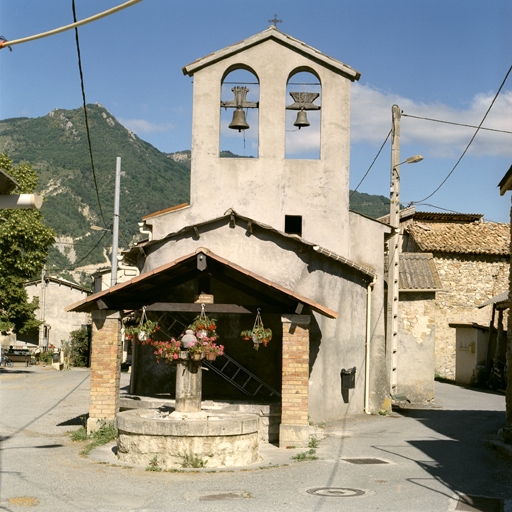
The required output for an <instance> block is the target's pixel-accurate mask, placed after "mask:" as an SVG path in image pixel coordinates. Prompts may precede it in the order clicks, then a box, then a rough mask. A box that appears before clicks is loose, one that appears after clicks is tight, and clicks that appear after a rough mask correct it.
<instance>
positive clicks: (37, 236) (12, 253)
mask: <svg viewBox="0 0 512 512" xmlns="http://www.w3.org/2000/svg"><path fill="white" fill-rule="evenodd" d="M0 168H1V169H2V170H3V171H4V172H6V173H7V174H8V175H9V176H11V177H12V178H14V179H15V180H16V181H17V182H18V184H19V187H17V188H16V189H15V190H14V191H13V192H12V193H13V194H31V193H33V192H34V190H35V189H36V187H37V180H38V178H37V173H36V172H35V171H34V170H33V169H32V167H30V166H29V165H26V164H22V165H20V166H19V167H17V168H16V167H14V166H13V165H12V160H11V159H10V158H9V157H8V156H7V155H6V154H5V153H1V154H0ZM1 217H2V219H1V220H0V254H1V258H0V282H1V283H2V286H1V287H0V332H2V333H3V334H6V333H7V331H9V330H10V329H13V331H14V332H19V333H22V334H23V333H28V332H30V331H31V330H33V329H36V328H37V327H38V326H39V324H40V322H39V321H37V320H36V318H35V316H34V310H35V309H36V308H37V306H38V301H37V299H33V300H32V302H30V303H29V302H28V296H27V292H26V291H25V288H24V287H23V285H24V283H25V282H26V281H27V280H29V279H32V278H35V277H39V273H40V272H41V269H42V268H43V265H44V264H45V262H46V258H47V256H48V252H49V247H50V246H51V245H52V244H53V242H54V240H55V238H54V237H55V232H54V231H53V230H52V229H50V228H48V227H46V226H45V224H44V223H43V217H42V215H41V212H39V211H38V210H25V209H18V210H2V215H1Z"/></svg>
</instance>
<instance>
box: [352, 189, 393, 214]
mask: <svg viewBox="0 0 512 512" xmlns="http://www.w3.org/2000/svg"><path fill="white" fill-rule="evenodd" d="M350 193H351V194H352V195H351V197H350V209H351V210H354V211H355V212H359V213H362V214H363V215H367V216H368V217H372V218H373V219H378V218H379V217H383V216H384V215H388V214H389V197H385V196H375V195H371V194H365V193H361V192H354V193H352V191H351V192H350Z"/></svg>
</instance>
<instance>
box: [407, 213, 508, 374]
mask: <svg viewBox="0 0 512 512" xmlns="http://www.w3.org/2000/svg"><path fill="white" fill-rule="evenodd" d="M401 223H402V226H404V229H403V244H402V251H403V253H402V257H403V256H404V255H405V253H414V254H418V253H427V254H431V255H432V259H433V263H434V264H435V268H436V269H437V274H438V276H439V281H440V288H437V290H436V293H435V299H434V298H433V303H434V304H433V307H431V306H429V307H428V313H427V314H426V317H425V322H427V323H428V322H429V323H430V324H431V325H432V326H433V327H434V328H435V370H436V372H437V373H438V374H439V375H440V376H442V377H447V378H455V366H456V365H455V356H456V341H455V330H454V329H452V328H451V327H450V325H449V324H450V323H452V324H461V323H468V322H469V323H477V324H481V325H489V322H490V319H491V315H492V307H491V306H487V307H485V308H479V307H478V306H479V305H480V304H482V303H483V302H485V301H487V300H489V299H491V298H492V297H493V296H495V295H498V294H499V293H501V292H503V291H504V290H506V289H507V286H508V280H509V262H510V225H509V224H505V223H494V222H484V221H483V220H482V215H479V214H458V213H431V212H415V211H414V210H413V209H409V210H408V211H405V212H404V216H403V217H402V219H401ZM408 257H410V256H408Z"/></svg>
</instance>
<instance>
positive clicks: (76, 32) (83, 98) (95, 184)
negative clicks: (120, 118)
mask: <svg viewBox="0 0 512 512" xmlns="http://www.w3.org/2000/svg"><path fill="white" fill-rule="evenodd" d="M72 7H73V19H74V20H75V22H76V9H75V0H72ZM75 41H76V51H77V54H78V69H79V70H80V84H81V86H82V100H83V104H84V116H85V129H86V131H87V142H88V144H89V155H90V158H91V167H92V175H93V178H94V188H95V189H96V197H97V198H98V206H99V209H100V214H101V218H102V219H103V222H104V223H105V226H106V225H107V221H106V220H105V215H104V214H103V208H102V207H101V201H100V192H99V190H98V182H97V180H96V171H95V169H94V158H93V156H92V145H91V133H90V130H89V120H88V118H87V104H86V101H85V87H84V74H83V72H82V59H81V57H80V42H79V40H78V28H76V27H75Z"/></svg>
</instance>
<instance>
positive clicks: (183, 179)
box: [0, 103, 389, 285]
mask: <svg viewBox="0 0 512 512" xmlns="http://www.w3.org/2000/svg"><path fill="white" fill-rule="evenodd" d="M87 118H88V124H89V129H90V135H91V146H92V150H93V158H94V167H95V176H96V183H97V188H98V191H99V196H100V200H101V208H102V211H103V216H104V218H105V221H106V224H107V226H109V225H110V224H111V222H112V218H113V211H114V187H115V166H116V157H117V156H120V157H121V200H120V230H121V233H122V235H121V237H120V240H119V245H120V247H124V248H126V247H127V245H128V244H132V243H134V242H135V241H137V240H138V239H140V238H141V235H140V233H139V232H138V226H137V223H138V222H140V220H141V218H142V217H144V216H146V215H148V214H150V213H154V212H157V211H159V210H164V209H166V208H170V207H172V206H175V205H178V204H182V203H184V202H188V201H189V191H190V159H191V153H190V151H188V150H186V151H179V152H176V153H169V154H166V153H162V152H161V151H159V150H158V149H156V148H155V147H153V146H152V145H151V144H149V143H147V142H145V141H143V140H142V139H140V138H139V137H137V135H135V134H134V133H132V132H131V131H130V130H128V129H126V128H125V127H124V126H122V125H121V124H120V123H119V122H118V121H117V120H116V119H115V117H113V116H112V115H111V114H110V112H108V110H107V109H105V108H104V107H103V106H102V105H100V104H98V103H96V104H90V105H87ZM0 151H4V152H5V153H7V154H8V155H9V157H10V158H11V159H12V160H13V163H14V164H15V165H19V164H20V163H23V162H27V163H28V164H30V165H32V166H33V167H34V169H35V170H37V172H38V174H39V188H38V191H39V192H40V193H42V194H43V195H44V196H45V198H46V199H45V202H44V204H43V206H42V208H41V212H42V214H43V216H44V219H45V222H46V224H47V225H48V226H51V227H52V228H54V229H55V231H56V232H57V235H58V238H57V244H56V246H55V247H54V248H52V250H51V252H50V256H49V259H48V264H47V266H48V271H49V272H50V273H51V274H57V275H60V276H62V277H66V278H68V279H69V278H75V279H76V280H79V279H80V272H81V271H83V274H82V280H81V281H82V283H83V284H87V285H90V281H87V280H85V275H86V274H89V273H90V272H91V271H93V270H94V269H97V268H100V267H108V266H109V265H110V254H109V249H110V248H111V245H112V237H111V235H110V233H108V232H103V233H101V232H99V231H94V230H91V226H93V225H98V226H102V227H104V226H105V224H104V222H103V220H102V216H101V212H100V208H99V206H98V198H97V193H96V187H95V185H94V182H95V178H94V175H93V172H92V167H91V160H90V155H89V145H88V140H87V132H86V125H85V119H84V111H83V108H78V109H75V110H64V109H55V110H53V111H52V112H50V113H49V114H48V115H46V116H44V117H38V118H26V117H25V118H14V119H5V120H3V121H0ZM220 156H221V157H224V158H233V157H237V155H234V154H233V153H231V152H229V151H222V152H221V155H220ZM350 207H351V208H352V209H353V210H355V211H358V212H360V213H363V214H365V215H368V216H370V217H375V218H377V217H379V216H381V215H385V214H386V213H388V212H389V199H387V198H385V197H384V196H372V195H368V194H360V193H358V192H355V193H354V194H353V195H352V197H351V199H350Z"/></svg>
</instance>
